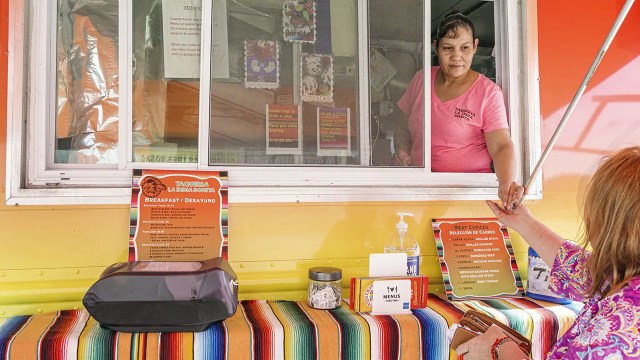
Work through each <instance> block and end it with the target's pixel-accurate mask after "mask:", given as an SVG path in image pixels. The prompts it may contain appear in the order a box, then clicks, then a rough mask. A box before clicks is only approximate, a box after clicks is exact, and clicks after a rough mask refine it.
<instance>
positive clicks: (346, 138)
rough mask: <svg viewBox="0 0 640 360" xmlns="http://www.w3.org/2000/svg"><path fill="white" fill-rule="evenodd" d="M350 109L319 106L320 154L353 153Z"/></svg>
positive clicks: (348, 154)
mask: <svg viewBox="0 0 640 360" xmlns="http://www.w3.org/2000/svg"><path fill="white" fill-rule="evenodd" d="M350 110H351V109H349V108H329V107H318V110H317V111H318V116H317V118H318V131H317V133H318V139H317V140H318V156H350V155H351V118H350V115H351V112H350Z"/></svg>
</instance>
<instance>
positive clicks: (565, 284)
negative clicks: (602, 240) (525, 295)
mask: <svg viewBox="0 0 640 360" xmlns="http://www.w3.org/2000/svg"><path fill="white" fill-rule="evenodd" d="M590 255H591V254H590V253H589V252H586V251H585V252H584V253H583V251H582V248H581V247H580V246H578V245H576V244H574V243H571V242H569V241H566V242H565V243H564V244H563V245H562V246H561V247H560V251H559V252H558V255H557V256H556V259H555V261H554V263H553V267H552V269H551V276H550V278H549V281H550V289H551V291H553V292H555V293H557V294H558V295H561V296H564V297H565V298H569V299H571V300H574V301H584V300H585V299H584V296H583V295H582V293H584V292H585V290H586V289H587V287H588V286H589V284H590V278H589V277H588V276H587V269H586V261H587V259H588V258H589V256H590ZM547 359H605V360H614V359H640V276H638V277H635V278H633V279H632V280H631V281H629V283H628V284H627V285H626V286H625V287H623V288H622V289H620V290H619V291H618V292H616V293H615V294H613V295H609V296H607V297H605V298H600V297H598V296H596V297H594V298H592V299H589V300H588V302H587V303H586V304H585V306H584V308H583V309H582V312H581V313H580V315H579V316H578V318H577V319H576V321H575V323H574V324H573V326H571V328H570V329H569V330H568V331H567V332H566V333H565V334H564V335H563V336H562V338H560V339H559V340H558V342H557V343H556V344H555V345H554V346H553V348H552V349H551V351H550V352H549V354H547Z"/></svg>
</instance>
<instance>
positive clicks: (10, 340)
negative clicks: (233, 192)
mask: <svg viewBox="0 0 640 360" xmlns="http://www.w3.org/2000/svg"><path fill="white" fill-rule="evenodd" d="M468 309H475V310H479V311H482V312H484V313H487V314H489V315H492V316H494V317H496V318H497V319H499V320H501V321H503V322H505V323H507V324H509V325H510V326H511V327H513V328H514V329H516V330H517V331H519V332H520V333H522V334H523V335H525V336H527V337H528V338H530V339H532V343H533V353H532V356H533V358H534V359H543V358H544V355H545V354H546V352H547V351H548V350H549V349H550V347H551V346H552V344H553V343H554V342H555V341H556V339H557V338H558V337H559V336H560V335H561V334H562V333H564V332H565V331H566V330H567V329H568V328H569V326H570V325H571V323H572V322H573V320H574V319H575V318H576V316H577V313H578V311H579V310H580V306H579V304H575V305H568V306H561V305H556V304H552V303H545V302H540V301H533V300H530V299H496V300H483V301H456V302H449V301H446V300H443V299H442V298H440V297H438V296H436V295H433V294H431V295H430V296H429V301H428V307H427V308H425V309H419V310H414V311H413V313H412V314H407V315H393V316H391V315H379V316H372V315H369V314H366V313H356V312H353V311H352V310H349V307H348V306H347V305H346V304H345V305H344V306H342V307H341V308H338V309H335V310H314V309H311V308H309V307H308V306H307V304H306V303H305V302H297V301H261V300H244V301H241V303H240V306H239V307H238V311H237V312H236V313H235V314H234V315H233V316H232V317H230V318H228V319H226V320H225V321H222V322H219V323H216V324H213V325H212V326H211V327H209V328H208V329H207V330H206V331H203V332H199V333H133V334H131V333H121V332H120V333H119V332H116V331H113V330H110V329H106V328H102V327H101V326H100V325H99V324H98V323H97V322H96V321H95V320H94V319H93V318H92V317H91V316H89V314H88V313H87V312H86V311H85V310H63V311H58V312H54V313H48V314H39V315H33V316H15V317H11V318H5V319H0V359H3V360H4V359H20V360H22V359H43V360H48V359H167V360H169V359H267V360H268V359H438V360H439V359H455V358H456V356H455V353H454V352H451V353H450V351H449V345H448V343H447V340H446V331H447V329H448V328H449V326H450V325H451V324H452V323H454V322H456V321H457V320H458V319H460V317H461V316H462V314H463V313H464V312H465V311H466V310H468Z"/></svg>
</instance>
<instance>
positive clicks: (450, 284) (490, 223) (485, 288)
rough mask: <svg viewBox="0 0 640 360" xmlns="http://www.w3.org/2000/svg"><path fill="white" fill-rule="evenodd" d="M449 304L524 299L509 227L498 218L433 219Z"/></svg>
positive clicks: (434, 233)
mask: <svg viewBox="0 0 640 360" xmlns="http://www.w3.org/2000/svg"><path fill="white" fill-rule="evenodd" d="M432 227H433V235H434V239H435V241H436V247H437V249H438V257H439V259H440V265H441V266H440V268H441V270H442V278H443V279H444V285H445V291H446V294H447V297H448V298H449V300H462V299H469V298H486V297H521V296H524V289H523V287H522V280H521V279H520V272H519V271H518V264H517V263H516V259H515V257H514V255H513V248H512V246H511V239H510V237H509V231H508V230H507V228H506V226H504V225H503V224H501V223H500V222H499V221H498V219H495V218H471V219H462V218H453V219H433V221H432Z"/></svg>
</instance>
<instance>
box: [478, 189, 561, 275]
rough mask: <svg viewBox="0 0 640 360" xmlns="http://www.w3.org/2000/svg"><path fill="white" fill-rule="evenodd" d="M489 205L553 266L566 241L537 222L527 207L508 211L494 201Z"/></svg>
mask: <svg viewBox="0 0 640 360" xmlns="http://www.w3.org/2000/svg"><path fill="white" fill-rule="evenodd" d="M487 205H488V206H489V208H490V209H491V211H493V213H494V214H495V215H496V217H497V218H498V220H500V222H502V223H503V224H505V225H507V226H508V227H510V228H512V229H514V230H515V231H517V232H518V233H519V234H520V235H521V236H522V238H523V239H524V240H525V241H526V242H527V243H528V244H529V245H531V247H532V248H533V250H535V251H536V252H537V253H538V255H540V258H542V260H543V261H544V262H545V263H546V264H547V265H549V266H552V265H553V262H554V260H555V258H556V255H558V251H559V250H560V247H561V246H562V244H563V243H564V242H565V239H563V238H562V237H561V236H560V235H558V234H556V233H555V232H553V231H552V230H551V229H549V228H548V227H547V226H545V225H544V224H543V223H541V222H540V221H538V220H536V219H535V218H534V217H533V216H532V215H531V212H530V211H529V209H528V208H527V207H526V206H517V207H516V208H515V209H514V210H506V209H503V208H500V207H498V205H496V204H495V203H493V202H492V201H487Z"/></svg>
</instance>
